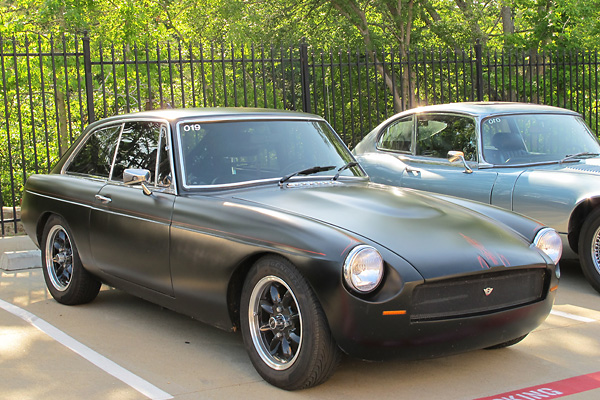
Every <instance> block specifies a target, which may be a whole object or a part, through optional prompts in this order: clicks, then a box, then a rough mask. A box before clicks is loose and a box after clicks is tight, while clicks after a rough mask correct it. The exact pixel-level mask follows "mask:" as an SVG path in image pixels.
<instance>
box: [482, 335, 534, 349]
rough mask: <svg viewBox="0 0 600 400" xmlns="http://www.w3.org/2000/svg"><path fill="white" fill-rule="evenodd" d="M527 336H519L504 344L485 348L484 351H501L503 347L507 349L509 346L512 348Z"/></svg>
mask: <svg viewBox="0 0 600 400" xmlns="http://www.w3.org/2000/svg"><path fill="white" fill-rule="evenodd" d="M527 335H528V334H527ZM527 335H523V336H520V337H518V338H515V339H512V340H507V341H506V342H503V343H499V344H496V345H494V346H490V347H486V348H485V349H486V350H496V349H503V348H505V347H509V346H512V345H514V344H517V343H519V342H520V341H522V340H523V339H525V338H526V337H527Z"/></svg>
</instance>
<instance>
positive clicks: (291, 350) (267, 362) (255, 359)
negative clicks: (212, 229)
mask: <svg viewBox="0 0 600 400" xmlns="http://www.w3.org/2000/svg"><path fill="white" fill-rule="evenodd" d="M240 319H241V329H242V335H243V338H244V344H245V346H246V349H247V351H248V354H249V356H250V360H251V361H252V364H253V365H254V368H256V370H257V371H258V373H259V374H260V375H261V376H262V377H263V379H264V380H265V381H267V382H269V383H270V384H272V385H274V386H277V387H280V388H282V389H286V390H298V389H305V388H309V387H312V386H316V385H318V384H320V383H322V382H324V381H326V380H327V379H328V378H329V377H330V376H331V375H332V374H333V372H334V371H335V368H336V367H337V364H338V363H339V359H340V352H339V349H338V347H337V345H336V343H335V341H334V339H333V337H332V335H331V332H330V330H329V326H328V324H327V320H326V318H325V314H324V312H323V310H322V309H321V306H320V304H319V302H318V301H317V299H316V296H315V294H314V293H313V291H312V289H311V288H310V286H309V285H308V283H307V282H306V280H305V279H304V277H303V276H302V275H301V274H300V272H299V271H298V270H297V269H296V268H295V267H294V266H293V265H292V264H291V263H290V262H289V261H288V260H285V259H283V258H280V257H274V256H273V257H265V258H262V259H260V260H259V261H258V262H256V264H255V265H254V266H253V267H252V269H251V270H250V272H249V273H248V277H247V279H246V282H245V283H244V288H243V290H242V298H241V311H240Z"/></svg>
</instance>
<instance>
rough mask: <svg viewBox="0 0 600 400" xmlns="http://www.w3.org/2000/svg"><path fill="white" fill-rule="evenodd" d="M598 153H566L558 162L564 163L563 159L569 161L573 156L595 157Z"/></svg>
mask: <svg viewBox="0 0 600 400" xmlns="http://www.w3.org/2000/svg"><path fill="white" fill-rule="evenodd" d="M598 155H600V154H598V153H590V152H589V151H583V152H581V153H576V154H567V155H566V156H565V158H563V159H562V160H560V161H559V164H562V163H564V162H565V161H569V160H572V159H575V158H588V157H596V156H598Z"/></svg>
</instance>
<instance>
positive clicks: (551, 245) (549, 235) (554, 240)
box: [533, 228, 562, 264]
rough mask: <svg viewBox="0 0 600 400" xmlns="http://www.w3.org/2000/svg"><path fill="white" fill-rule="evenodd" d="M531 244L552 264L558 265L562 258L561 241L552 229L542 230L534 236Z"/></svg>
mask: <svg viewBox="0 0 600 400" xmlns="http://www.w3.org/2000/svg"><path fill="white" fill-rule="evenodd" d="M533 244H534V246H535V247H537V248H538V249H540V250H542V251H543V252H544V253H546V254H547V255H548V257H550V259H551V260H552V262H554V264H558V261H559V260H560V256H562V240H561V239H560V236H559V235H558V233H556V231H555V230H554V229H552V228H544V229H542V230H540V231H539V232H538V233H537V235H535V239H533Z"/></svg>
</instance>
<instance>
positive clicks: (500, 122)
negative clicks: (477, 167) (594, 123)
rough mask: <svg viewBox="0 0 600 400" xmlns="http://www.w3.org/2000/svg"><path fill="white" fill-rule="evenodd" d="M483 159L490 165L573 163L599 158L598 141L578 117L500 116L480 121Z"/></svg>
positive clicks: (544, 115)
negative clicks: (583, 159) (579, 160)
mask: <svg viewBox="0 0 600 400" xmlns="http://www.w3.org/2000/svg"><path fill="white" fill-rule="evenodd" d="M481 139H482V143H483V158H484V159H485V161H487V162H488V163H490V164H495V165H517V164H528V163H544V162H554V161H556V162H561V161H562V162H565V161H575V160H578V159H582V158H589V157H594V156H597V155H598V154H600V145H599V144H598V139H596V137H595V136H594V135H593V133H592V132H591V131H590V129H589V128H588V127H587V126H586V124H585V122H584V121H583V120H582V119H581V118H580V117H578V116H574V115H566V114H522V115H501V116H495V117H491V118H487V119H485V120H483V122H482V125H481Z"/></svg>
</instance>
